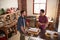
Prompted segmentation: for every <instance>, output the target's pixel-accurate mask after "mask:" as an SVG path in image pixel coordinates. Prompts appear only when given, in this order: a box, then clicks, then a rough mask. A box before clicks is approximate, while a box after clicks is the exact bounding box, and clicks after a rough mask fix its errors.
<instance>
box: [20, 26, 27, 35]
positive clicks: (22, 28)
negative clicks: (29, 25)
mask: <svg viewBox="0 0 60 40" xmlns="http://www.w3.org/2000/svg"><path fill="white" fill-rule="evenodd" d="M21 30H22V32H23V33H24V34H26V31H25V29H24V27H23V26H21Z"/></svg>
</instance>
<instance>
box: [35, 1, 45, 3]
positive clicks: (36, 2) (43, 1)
mask: <svg viewBox="0 0 60 40" xmlns="http://www.w3.org/2000/svg"><path fill="white" fill-rule="evenodd" d="M34 3H46V0H34Z"/></svg>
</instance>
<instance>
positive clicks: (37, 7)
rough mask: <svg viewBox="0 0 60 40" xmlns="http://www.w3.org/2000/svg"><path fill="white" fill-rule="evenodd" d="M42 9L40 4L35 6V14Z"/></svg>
mask: <svg viewBox="0 0 60 40" xmlns="http://www.w3.org/2000/svg"><path fill="white" fill-rule="evenodd" d="M39 10H40V7H39V4H34V13H39Z"/></svg>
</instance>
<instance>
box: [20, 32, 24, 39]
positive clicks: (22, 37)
mask: <svg viewBox="0 0 60 40" xmlns="http://www.w3.org/2000/svg"><path fill="white" fill-rule="evenodd" d="M20 40H25V36H24V34H23V33H21V32H20Z"/></svg>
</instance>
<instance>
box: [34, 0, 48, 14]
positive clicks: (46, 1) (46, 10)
mask: <svg viewBox="0 0 60 40" xmlns="http://www.w3.org/2000/svg"><path fill="white" fill-rule="evenodd" d="M39 4H40V3H39ZM42 4H43V3H42ZM46 13H47V0H46V7H45V15H46ZM33 14H35V15H39V13H34V0H33Z"/></svg>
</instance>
